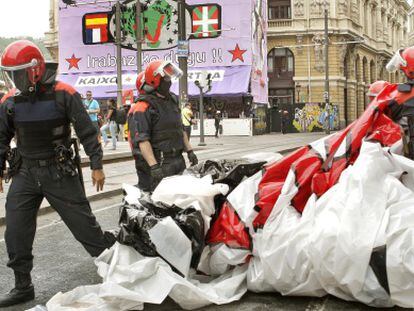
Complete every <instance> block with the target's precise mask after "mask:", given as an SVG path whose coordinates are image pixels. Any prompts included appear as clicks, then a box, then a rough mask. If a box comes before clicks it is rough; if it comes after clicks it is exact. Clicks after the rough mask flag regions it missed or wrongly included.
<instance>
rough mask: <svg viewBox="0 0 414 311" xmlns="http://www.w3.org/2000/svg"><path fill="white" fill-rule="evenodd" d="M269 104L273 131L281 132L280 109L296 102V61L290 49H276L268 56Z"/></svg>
mask: <svg viewBox="0 0 414 311" xmlns="http://www.w3.org/2000/svg"><path fill="white" fill-rule="evenodd" d="M267 68H268V72H267V74H268V78H269V103H270V105H271V106H272V113H271V120H270V121H271V122H270V123H271V124H272V126H271V129H270V130H271V131H272V132H279V131H280V116H279V107H280V106H281V105H290V104H293V103H294V101H295V82H294V81H293V76H294V74H295V59H294V56H293V53H292V51H291V50H290V49H288V48H274V49H272V50H271V51H270V52H269V54H268V55H267Z"/></svg>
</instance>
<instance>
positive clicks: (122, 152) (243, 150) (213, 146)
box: [0, 133, 324, 225]
mask: <svg viewBox="0 0 414 311" xmlns="http://www.w3.org/2000/svg"><path fill="white" fill-rule="evenodd" d="M323 136H324V134H323V133H304V134H286V135H281V134H268V135H261V136H252V137H234V136H233V137H220V138H218V139H216V138H214V137H206V139H205V142H206V144H207V145H206V146H203V147H200V146H198V143H199V138H198V137H193V138H191V143H192V145H193V148H194V150H195V152H196V154H197V157H198V158H199V160H200V161H203V160H207V159H223V158H238V157H241V156H243V155H246V154H249V153H256V152H282V153H284V152H285V153H286V152H290V151H292V150H294V149H296V148H298V147H301V146H303V145H306V144H308V143H310V142H312V141H315V140H317V139H319V138H321V137H323ZM81 157H82V162H83V163H84V164H85V165H86V166H85V167H83V168H82V172H83V176H84V181H85V189H86V195H87V197H88V199H89V200H90V201H96V200H102V199H104V198H107V197H110V196H114V195H119V194H121V193H122V189H121V187H122V184H123V183H127V184H134V185H135V184H137V175H136V171H135V164H134V161H133V159H132V156H131V151H130V149H129V144H128V142H120V143H118V145H117V149H116V150H110V149H106V148H104V160H114V161H116V160H118V162H116V163H109V164H104V171H105V175H106V181H105V187H104V190H103V191H102V192H96V189H95V187H94V186H92V181H91V171H90V169H89V165H88V163H89V159H88V158H87V157H86V155H85V153H84V151H83V150H81ZM185 158H186V156H185ZM186 160H187V159H186ZM9 185H10V184H5V185H4V193H1V194H0V205H2V206H3V207H4V206H5V199H6V194H7V191H8V188H9ZM69 195H70V194H68V196H69ZM51 211H53V209H52V208H51V207H50V206H49V203H48V202H47V201H46V200H43V202H42V205H41V208H40V210H39V214H46V213H49V212H51ZM4 221H5V208H1V209H0V225H3V224H4Z"/></svg>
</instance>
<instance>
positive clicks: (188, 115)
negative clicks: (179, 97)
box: [181, 103, 195, 140]
mask: <svg viewBox="0 0 414 311" xmlns="http://www.w3.org/2000/svg"><path fill="white" fill-rule="evenodd" d="M181 118H182V121H183V126H184V132H185V133H186V134H187V137H188V140H190V136H191V126H192V125H193V124H195V121H194V115H193V110H192V107H191V103H186V104H185V106H184V109H183V110H182V111H181Z"/></svg>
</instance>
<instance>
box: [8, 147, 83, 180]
mask: <svg viewBox="0 0 414 311" xmlns="http://www.w3.org/2000/svg"><path fill="white" fill-rule="evenodd" d="M7 162H8V163H9V167H8V169H7V173H6V182H8V181H9V180H10V179H11V178H12V177H13V176H14V175H16V174H17V173H18V172H19V170H20V167H21V166H23V167H26V168H29V169H30V168H34V167H37V168H42V167H48V166H52V165H53V166H57V168H58V170H59V171H60V172H61V173H62V174H63V175H65V176H76V175H77V174H78V171H77V169H78V166H77V163H76V159H75V156H74V153H73V150H72V148H70V147H69V148H68V147H66V146H64V145H60V146H57V147H56V148H55V156H54V157H52V158H48V159H28V158H23V157H22V156H21V155H20V152H19V150H18V148H13V149H10V151H9V152H8V154H7Z"/></svg>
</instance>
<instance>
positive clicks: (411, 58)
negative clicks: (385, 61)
mask: <svg viewBox="0 0 414 311" xmlns="http://www.w3.org/2000/svg"><path fill="white" fill-rule="evenodd" d="M401 56H402V58H403V59H404V61H405V64H402V65H401V66H400V69H401V70H402V71H403V72H404V73H405V75H406V76H407V78H408V79H414V47H413V46H412V47H409V48H406V49H405V50H404V51H403V52H402V55H401Z"/></svg>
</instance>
